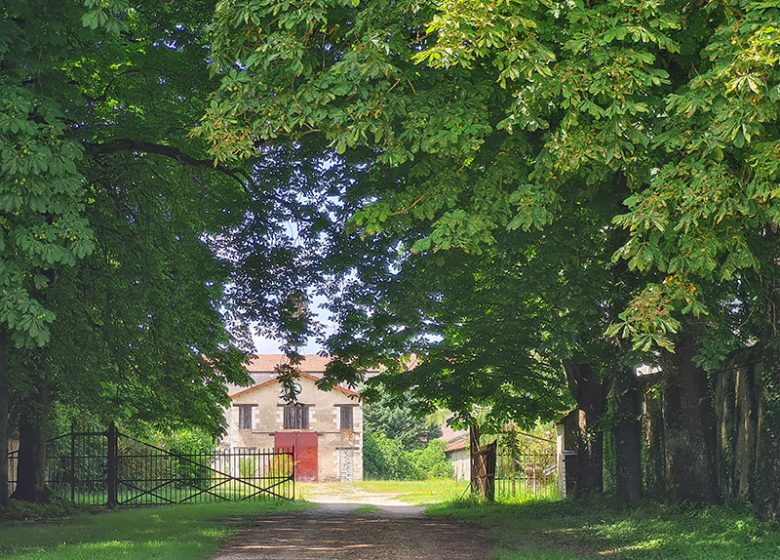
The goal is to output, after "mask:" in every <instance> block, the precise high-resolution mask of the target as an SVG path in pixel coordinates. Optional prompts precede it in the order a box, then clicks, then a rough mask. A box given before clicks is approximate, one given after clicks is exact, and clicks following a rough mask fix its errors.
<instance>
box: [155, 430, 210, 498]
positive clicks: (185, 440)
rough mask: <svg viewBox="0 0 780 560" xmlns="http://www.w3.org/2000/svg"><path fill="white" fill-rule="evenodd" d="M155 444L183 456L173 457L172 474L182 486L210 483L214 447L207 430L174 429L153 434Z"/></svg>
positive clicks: (198, 485) (201, 485) (199, 485)
mask: <svg viewBox="0 0 780 560" xmlns="http://www.w3.org/2000/svg"><path fill="white" fill-rule="evenodd" d="M154 439H155V443H156V445H157V446H159V447H161V448H163V449H165V450H167V451H170V452H171V453H173V454H175V455H180V456H183V458H182V459H178V458H176V459H174V460H173V461H172V463H173V465H174V470H175V472H174V473H171V474H173V475H174V476H176V477H177V478H179V479H180V480H181V484H182V485H184V486H197V487H205V486H207V485H209V484H211V482H210V479H211V476H212V472H211V469H209V464H210V462H211V457H212V455H213V453H214V449H215V448H216V443H215V441H214V438H213V437H212V436H211V435H210V434H209V433H207V432H205V431H203V430H198V429H183V430H175V431H171V432H167V433H162V432H159V433H157V434H155V437H154Z"/></svg>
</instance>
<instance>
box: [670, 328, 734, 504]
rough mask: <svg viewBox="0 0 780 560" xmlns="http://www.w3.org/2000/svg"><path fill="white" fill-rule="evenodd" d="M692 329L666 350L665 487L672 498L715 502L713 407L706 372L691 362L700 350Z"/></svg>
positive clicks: (715, 475) (716, 499)
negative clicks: (671, 347)
mask: <svg viewBox="0 0 780 560" xmlns="http://www.w3.org/2000/svg"><path fill="white" fill-rule="evenodd" d="M693 336H694V335H693V334H692V333H691V329H688V331H687V332H685V334H683V335H681V336H680V337H679V338H678V340H677V344H676V351H675V353H674V354H671V353H665V354H664V364H663V366H664V367H663V369H664V380H665V387H664V393H663V419H664V442H665V448H666V465H665V470H666V491H667V494H669V496H670V497H672V498H675V499H678V500H684V501H691V502H698V503H718V502H719V501H720V492H719V488H718V479H717V469H716V463H715V461H716V453H715V447H716V433H715V409H714V408H713V406H712V402H711V400H710V394H709V382H708V379H707V372H705V371H704V370H703V369H702V368H700V367H699V366H698V365H696V364H695V363H694V361H693V359H694V357H695V356H696V355H697V353H698V348H697V345H696V341H695V340H694V338H693Z"/></svg>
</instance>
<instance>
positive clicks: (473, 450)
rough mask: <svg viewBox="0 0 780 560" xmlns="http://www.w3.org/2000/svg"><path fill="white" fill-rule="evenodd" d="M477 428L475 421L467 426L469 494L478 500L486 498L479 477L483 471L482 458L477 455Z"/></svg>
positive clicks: (478, 446)
mask: <svg viewBox="0 0 780 560" xmlns="http://www.w3.org/2000/svg"><path fill="white" fill-rule="evenodd" d="M479 448H480V445H479V426H478V425H477V423H476V422H475V421H472V422H471V423H470V424H469V460H470V462H471V464H470V467H471V493H472V494H474V495H475V496H478V497H480V498H487V496H486V495H485V488H484V486H483V484H482V478H481V475H482V473H483V472H484V470H485V465H484V464H483V463H482V456H481V455H480V453H479Z"/></svg>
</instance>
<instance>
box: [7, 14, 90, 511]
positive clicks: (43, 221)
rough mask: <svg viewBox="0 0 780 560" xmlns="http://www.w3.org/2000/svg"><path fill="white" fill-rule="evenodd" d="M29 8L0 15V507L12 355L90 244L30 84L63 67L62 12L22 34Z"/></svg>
mask: <svg viewBox="0 0 780 560" xmlns="http://www.w3.org/2000/svg"><path fill="white" fill-rule="evenodd" d="M37 8H38V6H36V5H35V3H28V2H10V3H5V4H4V5H3V7H2V8H0V13H2V16H3V21H4V22H5V24H4V26H5V33H3V38H2V39H0V64H1V65H2V77H0V109H2V111H1V113H2V118H0V209H2V213H3V219H2V222H3V223H2V237H0V252H1V253H2V260H3V266H2V271H0V286H2V292H1V295H0V347H2V349H3V351H2V352H1V353H0V360H2V361H1V362H0V504H2V503H5V502H6V501H7V498H8V496H7V491H8V484H7V479H8V473H7V464H8V462H7V457H6V453H7V449H8V445H7V438H8V432H9V430H8V411H9V402H8V400H7V399H8V398H9V394H10V392H11V389H12V386H13V384H14V379H13V374H12V371H11V362H10V360H11V353H12V352H13V350H12V349H13V348H28V347H35V346H42V345H44V344H46V342H47V341H48V338H49V326H50V325H51V323H52V321H53V320H54V315H53V313H52V311H51V310H50V309H47V308H46V306H45V305H44V304H43V302H42V296H43V294H44V293H45V292H46V290H47V288H49V286H50V285H51V281H52V278H53V275H54V274H55V271H56V270H57V269H60V268H62V267H64V266H73V265H74V264H75V263H76V260H77V259H79V258H83V257H84V256H86V255H88V254H89V253H90V252H91V250H92V247H93V245H92V236H91V232H90V231H89V228H88V226H87V222H86V220H85V219H84V217H83V209H84V203H85V199H84V197H83V189H82V185H83V182H84V177H83V175H82V174H81V173H80V172H79V169H78V162H79V160H80V159H81V158H82V157H83V150H82V147H81V146H80V145H79V144H78V143H76V142H74V141H72V140H71V139H70V138H68V136H67V134H66V131H67V126H66V116H65V114H64V112H63V110H62V107H60V106H59V104H58V103H57V100H56V99H53V98H52V97H51V96H50V95H48V94H47V93H46V91H45V90H44V88H41V87H38V84H39V83H40V81H41V80H44V79H45V77H46V75H47V73H48V71H49V70H50V69H51V68H52V67H56V66H57V65H59V64H61V63H62V62H63V58H62V51H61V41H62V38H63V36H64V35H63V32H64V29H65V28H66V26H67V18H68V14H67V11H68V9H67V8H63V7H61V6H57V7H52V9H51V10H50V11H49V17H50V19H49V20H48V21H47V22H46V23H45V24H43V25H36V26H33V29H32V30H30V29H29V28H27V27H26V26H25V25H24V22H25V21H26V20H28V19H29V18H30V17H31V16H32V15H33V14H36V15H37V14H40V11H39V10H38V9H37Z"/></svg>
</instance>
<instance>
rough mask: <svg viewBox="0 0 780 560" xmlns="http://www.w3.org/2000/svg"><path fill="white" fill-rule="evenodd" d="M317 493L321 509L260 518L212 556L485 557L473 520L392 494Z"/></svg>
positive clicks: (283, 559) (331, 559)
mask: <svg viewBox="0 0 780 560" xmlns="http://www.w3.org/2000/svg"><path fill="white" fill-rule="evenodd" d="M352 498H353V499H352V500H351V501H349V502H347V501H345V500H344V499H343V497H341V496H338V497H329V496H327V495H324V496H315V497H314V498H313V499H314V500H316V501H318V502H319V503H320V506H319V508H318V509H316V510H309V511H305V512H300V513H292V514H284V515H278V516H272V517H262V518H258V519H256V520H255V521H254V522H253V523H252V524H251V525H250V526H248V527H247V528H245V529H244V530H242V532H241V533H240V534H239V536H238V537H237V538H236V539H234V540H232V541H230V542H228V543H227V544H226V545H225V546H223V547H222V549H221V550H220V551H219V552H218V553H217V555H216V556H214V557H213V560H272V559H273V560H320V559H322V560H374V559H377V560H379V559H381V560H385V559H386V560H411V559H429V560H485V559H487V558H489V557H490V552H489V550H490V546H489V543H488V541H487V539H486V538H485V536H484V534H483V533H482V532H481V530H480V529H479V528H478V527H476V526H473V525H468V524H463V523H460V522H456V521H452V520H448V519H440V518H431V517H426V516H425V515H423V513H422V511H423V510H422V508H419V507H414V506H407V505H403V504H402V503H401V502H398V501H397V500H394V499H392V497H389V496H385V495H382V496H379V495H375V496H371V495H362V496H352Z"/></svg>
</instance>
